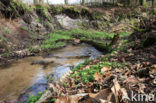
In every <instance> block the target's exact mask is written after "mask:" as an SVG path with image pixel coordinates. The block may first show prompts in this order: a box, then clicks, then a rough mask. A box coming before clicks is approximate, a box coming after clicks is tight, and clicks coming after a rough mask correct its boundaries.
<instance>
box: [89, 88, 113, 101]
mask: <svg viewBox="0 0 156 103" xmlns="http://www.w3.org/2000/svg"><path fill="white" fill-rule="evenodd" d="M89 97H91V98H94V99H95V100H96V101H98V102H100V101H101V102H104V100H105V101H107V103H110V102H112V103H115V99H114V97H113V95H112V92H111V90H110V89H104V90H101V91H100V92H99V93H96V94H93V93H89Z"/></svg>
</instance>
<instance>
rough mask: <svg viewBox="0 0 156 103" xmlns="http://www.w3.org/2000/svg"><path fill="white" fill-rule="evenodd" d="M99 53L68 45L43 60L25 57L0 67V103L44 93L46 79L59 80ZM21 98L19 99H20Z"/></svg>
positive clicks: (85, 46)
mask: <svg viewBox="0 0 156 103" xmlns="http://www.w3.org/2000/svg"><path fill="white" fill-rule="evenodd" d="M101 54H102V53H101V52H99V51H98V50H96V49H95V48H94V47H92V46H90V45H87V44H80V45H68V46H67V47H65V48H62V49H58V50H53V51H51V52H50V53H49V54H48V55H46V56H34V57H26V58H23V59H20V60H17V61H15V62H13V63H12V64H10V65H6V66H5V67H4V66H3V67H0V103H1V102H2V101H4V100H6V101H10V102H12V103H14V102H15V103H16V102H17V101H16V100H17V99H18V103H23V102H24V101H26V99H27V98H28V97H29V95H32V94H33V95H36V94H37V93H38V92H40V91H41V92H42V91H44V90H45V89H46V86H47V85H46V83H47V78H46V77H47V76H48V75H50V74H53V75H54V77H53V78H54V79H59V78H61V77H62V76H63V75H64V74H65V73H66V72H68V71H69V70H70V69H71V68H72V67H73V66H76V65H78V64H80V63H82V62H84V60H85V59H87V58H96V57H97V56H99V55H101ZM21 94H22V95H21Z"/></svg>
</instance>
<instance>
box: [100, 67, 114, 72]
mask: <svg viewBox="0 0 156 103" xmlns="http://www.w3.org/2000/svg"><path fill="white" fill-rule="evenodd" d="M111 69H112V68H108V67H107V66H105V67H103V68H102V69H101V72H106V71H110V70H111Z"/></svg>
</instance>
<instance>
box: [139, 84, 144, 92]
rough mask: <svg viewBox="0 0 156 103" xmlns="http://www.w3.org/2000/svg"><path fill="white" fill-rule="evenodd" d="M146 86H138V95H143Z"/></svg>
mask: <svg viewBox="0 0 156 103" xmlns="http://www.w3.org/2000/svg"><path fill="white" fill-rule="evenodd" d="M145 88H146V86H145V85H144V84H139V93H144V89H145Z"/></svg>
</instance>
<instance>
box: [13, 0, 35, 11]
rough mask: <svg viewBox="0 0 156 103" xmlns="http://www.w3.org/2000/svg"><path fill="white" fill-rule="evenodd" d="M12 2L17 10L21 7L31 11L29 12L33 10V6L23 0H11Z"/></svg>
mask: <svg viewBox="0 0 156 103" xmlns="http://www.w3.org/2000/svg"><path fill="white" fill-rule="evenodd" d="M10 4H11V7H12V8H13V9H14V10H17V11H18V9H19V8H23V9H24V10H25V11H29V12H33V10H32V8H30V7H28V6H27V5H26V4H24V3H23V2H22V1H19V0H12V2H10Z"/></svg>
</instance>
